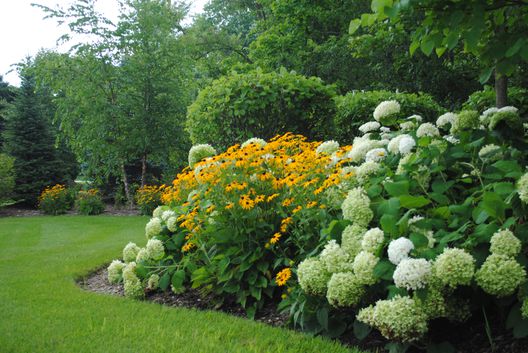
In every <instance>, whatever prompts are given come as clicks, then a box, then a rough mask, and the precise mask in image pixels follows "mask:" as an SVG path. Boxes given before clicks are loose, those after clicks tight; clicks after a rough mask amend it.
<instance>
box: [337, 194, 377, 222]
mask: <svg viewBox="0 0 528 353" xmlns="http://www.w3.org/2000/svg"><path fill="white" fill-rule="evenodd" d="M341 209H342V210H343V218H344V219H347V220H349V221H352V222H354V223H357V224H358V225H361V226H367V225H368V224H369V223H370V221H371V220H372V218H373V217H374V212H372V210H371V209H370V199H369V197H368V195H367V193H366V192H365V190H364V189H363V188H361V187H359V188H354V189H352V190H350V191H349V192H348V194H347V197H346V199H345V200H344V201H343V204H342V205H341Z"/></svg>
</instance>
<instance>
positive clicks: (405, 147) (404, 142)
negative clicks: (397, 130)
mask: <svg viewBox="0 0 528 353" xmlns="http://www.w3.org/2000/svg"><path fill="white" fill-rule="evenodd" d="M414 146H416V141H414V139H413V138H412V137H411V136H408V135H407V136H404V137H402V138H401V139H400V143H399V144H398V150H399V151H400V153H401V154H402V155H404V156H405V155H406V154H409V153H411V151H412V149H413V148H414Z"/></svg>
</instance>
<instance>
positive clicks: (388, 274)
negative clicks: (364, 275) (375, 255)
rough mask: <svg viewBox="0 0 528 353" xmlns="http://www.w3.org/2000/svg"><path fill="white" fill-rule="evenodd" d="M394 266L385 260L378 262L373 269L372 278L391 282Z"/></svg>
mask: <svg viewBox="0 0 528 353" xmlns="http://www.w3.org/2000/svg"><path fill="white" fill-rule="evenodd" d="M395 269H396V266H394V264H393V263H392V262H390V261H389V260H387V259H382V260H380V261H379V262H378V263H377V264H376V267H374V276H375V277H377V278H381V279H384V280H392V274H393V273H394V270H395Z"/></svg>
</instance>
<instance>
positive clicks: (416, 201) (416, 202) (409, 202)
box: [399, 195, 431, 208]
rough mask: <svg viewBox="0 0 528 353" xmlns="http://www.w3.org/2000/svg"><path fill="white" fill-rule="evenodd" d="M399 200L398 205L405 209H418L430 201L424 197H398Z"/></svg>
mask: <svg viewBox="0 0 528 353" xmlns="http://www.w3.org/2000/svg"><path fill="white" fill-rule="evenodd" d="M399 200H400V205H401V206H402V207H405V208H420V207H424V206H427V205H428V204H430V203H431V200H428V199H426V198H425V197H424V196H411V195H403V196H400V197H399Z"/></svg>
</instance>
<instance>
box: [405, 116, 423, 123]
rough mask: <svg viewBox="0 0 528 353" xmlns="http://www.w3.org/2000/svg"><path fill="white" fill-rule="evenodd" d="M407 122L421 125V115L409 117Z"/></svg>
mask: <svg viewBox="0 0 528 353" xmlns="http://www.w3.org/2000/svg"><path fill="white" fill-rule="evenodd" d="M407 120H410V121H416V122H418V123H421V122H422V121H423V118H422V116H421V115H418V114H414V115H411V116H410V117H408V118H407Z"/></svg>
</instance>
